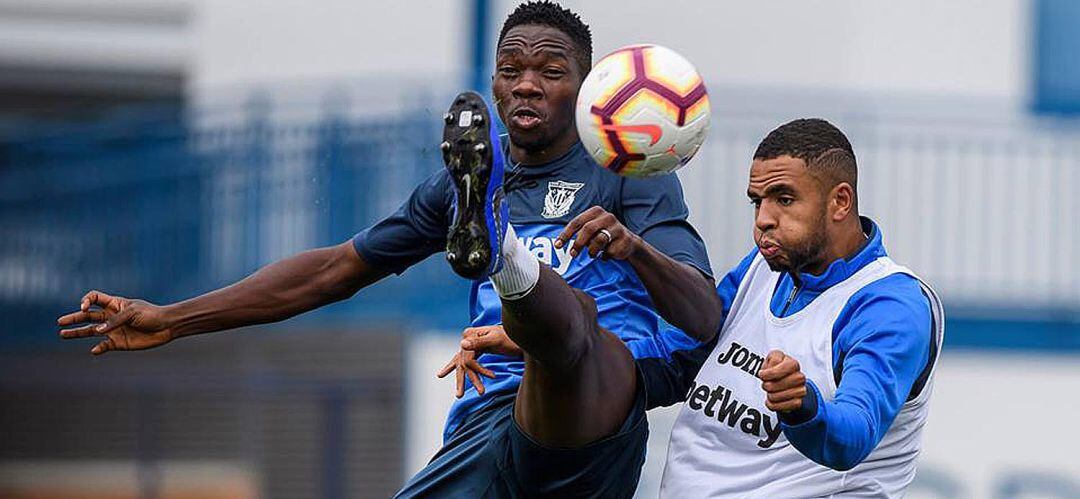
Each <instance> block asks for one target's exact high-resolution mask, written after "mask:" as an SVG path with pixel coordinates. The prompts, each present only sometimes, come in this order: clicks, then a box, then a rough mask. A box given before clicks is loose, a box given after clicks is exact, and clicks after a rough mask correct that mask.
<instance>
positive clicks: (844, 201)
mask: <svg viewBox="0 0 1080 499" xmlns="http://www.w3.org/2000/svg"><path fill="white" fill-rule="evenodd" d="M829 207H830V208H831V210H830V211H831V213H830V214H829V218H831V219H832V221H834V222H842V221H843V220H844V219H846V218H847V217H848V216H850V215H851V214H852V213H854V212H855V189H852V188H851V184H849V183H847V182H840V183H839V184H836V186H835V187H833V188H832V192H830V193H829Z"/></svg>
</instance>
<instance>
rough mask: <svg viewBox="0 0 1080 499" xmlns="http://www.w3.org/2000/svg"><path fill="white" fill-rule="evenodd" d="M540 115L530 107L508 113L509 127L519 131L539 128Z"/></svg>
mask: <svg viewBox="0 0 1080 499" xmlns="http://www.w3.org/2000/svg"><path fill="white" fill-rule="evenodd" d="M541 121H542V120H541V117H540V113H539V112H538V111H537V110H535V109H533V108H531V107H524V106H522V107H519V108H517V109H515V110H514V111H513V112H511V113H510V123H509V124H510V126H513V127H514V128H517V129H520V130H531V129H533V128H536V127H538V126H540V122H541Z"/></svg>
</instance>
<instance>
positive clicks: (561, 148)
mask: <svg viewBox="0 0 1080 499" xmlns="http://www.w3.org/2000/svg"><path fill="white" fill-rule="evenodd" d="M577 141H578V134H577V130H574V133H571V134H566V135H565V136H563V137H560V138H558V139H555V140H554V141H552V142H550V143H548V144H546V145H544V146H543V147H537V148H535V149H530V148H525V147H521V146H518V145H516V144H514V141H513V138H511V140H510V160H511V161H513V162H514V163H517V164H519V165H523V166H529V165H542V164H544V163H550V162H552V161H554V160H556V159H558V158H559V157H560V156H562V155H563V154H566V152H567V151H569V150H570V148H571V147H574V144H576V143H577Z"/></svg>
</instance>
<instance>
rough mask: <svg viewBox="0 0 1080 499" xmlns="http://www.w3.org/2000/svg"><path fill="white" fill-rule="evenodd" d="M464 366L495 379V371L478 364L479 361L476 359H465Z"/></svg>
mask: <svg viewBox="0 0 1080 499" xmlns="http://www.w3.org/2000/svg"><path fill="white" fill-rule="evenodd" d="M465 367H466V368H468V369H469V370H470V371H475V372H478V373H480V374H481V375H483V376H484V377H486V378H491V379H495V373H494V372H492V371H491V369H488V368H486V367H484V366H482V365H480V363H479V362H477V361H476V359H469V360H467V361H465Z"/></svg>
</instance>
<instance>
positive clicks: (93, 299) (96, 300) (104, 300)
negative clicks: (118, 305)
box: [79, 290, 117, 312]
mask: <svg viewBox="0 0 1080 499" xmlns="http://www.w3.org/2000/svg"><path fill="white" fill-rule="evenodd" d="M116 301H117V300H116V297H115V296H112V295H110V294H106V293H102V292H101V291H98V290H94V291H91V292H89V293H86V294H85V295H83V297H82V300H81V302H80V303H79V309H80V310H82V311H83V312H86V311H88V310H90V306H91V305H97V306H99V307H101V308H108V307H109V306H110V305H114V304H115V302H116Z"/></svg>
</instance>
